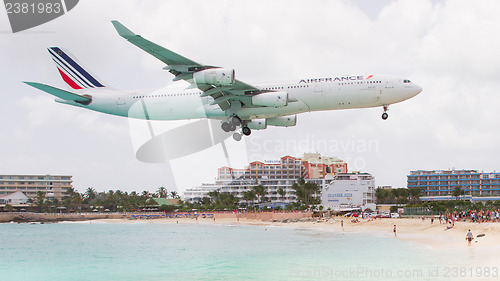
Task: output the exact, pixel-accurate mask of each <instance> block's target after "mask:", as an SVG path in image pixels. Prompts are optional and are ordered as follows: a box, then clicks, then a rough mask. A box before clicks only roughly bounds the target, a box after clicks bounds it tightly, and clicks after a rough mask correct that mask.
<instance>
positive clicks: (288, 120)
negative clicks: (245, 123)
mask: <svg viewBox="0 0 500 281" xmlns="http://www.w3.org/2000/svg"><path fill="white" fill-rule="evenodd" d="M266 124H267V125H269V126H278V127H293V126H295V125H296V124H297V115H293V116H282V117H273V118H267V119H266Z"/></svg>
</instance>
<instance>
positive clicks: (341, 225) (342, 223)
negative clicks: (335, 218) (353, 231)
mask: <svg viewBox="0 0 500 281" xmlns="http://www.w3.org/2000/svg"><path fill="white" fill-rule="evenodd" d="M340 227H342V230H344V220H340Z"/></svg>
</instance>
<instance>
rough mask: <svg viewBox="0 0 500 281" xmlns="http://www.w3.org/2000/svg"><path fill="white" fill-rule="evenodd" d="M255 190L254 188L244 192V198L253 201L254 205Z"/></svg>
mask: <svg viewBox="0 0 500 281" xmlns="http://www.w3.org/2000/svg"><path fill="white" fill-rule="evenodd" d="M255 196H256V194H255V192H253V190H248V191H245V192H243V199H245V201H247V203H248V202H252V205H253V202H254V201H255Z"/></svg>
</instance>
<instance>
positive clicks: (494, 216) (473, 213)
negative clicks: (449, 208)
mask: <svg viewBox="0 0 500 281" xmlns="http://www.w3.org/2000/svg"><path fill="white" fill-rule="evenodd" d="M455 221H470V222H476V223H483V222H500V209H498V210H483V209H481V210H470V209H467V210H465V211H456V210H455V211H453V212H446V213H444V214H443V215H440V216H439V222H440V223H445V224H446V223H452V224H454V223H455Z"/></svg>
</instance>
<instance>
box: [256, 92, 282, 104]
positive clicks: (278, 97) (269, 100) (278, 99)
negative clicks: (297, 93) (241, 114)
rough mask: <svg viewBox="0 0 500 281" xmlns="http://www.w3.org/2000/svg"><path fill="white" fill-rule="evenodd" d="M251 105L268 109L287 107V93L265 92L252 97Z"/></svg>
mask: <svg viewBox="0 0 500 281" xmlns="http://www.w3.org/2000/svg"><path fill="white" fill-rule="evenodd" d="M252 104H253V105H258V106H268V107H282V106H286V105H288V93H287V92H267V93H262V94H258V95H255V96H253V97H252Z"/></svg>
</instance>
